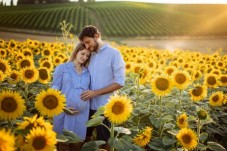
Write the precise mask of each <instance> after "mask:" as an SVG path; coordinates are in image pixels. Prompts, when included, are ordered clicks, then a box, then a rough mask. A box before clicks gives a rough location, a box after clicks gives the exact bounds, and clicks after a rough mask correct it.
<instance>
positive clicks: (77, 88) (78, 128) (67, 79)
mask: <svg viewBox="0 0 227 151" xmlns="http://www.w3.org/2000/svg"><path fill="white" fill-rule="evenodd" d="M74 67H75V65H74V63H73V62H67V63H64V64H60V65H59V66H57V67H56V69H55V71H54V75H53V82H52V88H53V89H57V90H60V91H61V92H62V93H63V94H64V95H65V97H66V106H67V107H73V108H74V109H76V110H79V114H77V115H67V114H65V113H61V114H60V115H58V116H55V117H54V120H53V125H54V130H55V131H56V132H57V133H59V134H62V131H63V129H66V130H69V131H73V132H74V133H75V134H77V135H78V136H79V137H80V138H81V139H83V140H84V139H85V137H86V132H87V127H86V122H87V121H88V116H89V110H90V101H89V100H87V101H83V100H81V99H80V95H81V93H82V92H83V91H85V90H88V89H89V85H90V74H89V72H88V69H87V68H85V67H84V68H83V71H82V73H81V74H78V73H77V72H76V70H75V68H74Z"/></svg>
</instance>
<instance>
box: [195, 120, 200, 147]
mask: <svg viewBox="0 0 227 151" xmlns="http://www.w3.org/2000/svg"><path fill="white" fill-rule="evenodd" d="M200 124H201V123H200V119H198V123H197V136H198V144H199V137H200V129H201V126H200ZM197 150H198V147H196V151H197Z"/></svg>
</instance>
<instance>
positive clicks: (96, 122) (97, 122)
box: [86, 116, 105, 127]
mask: <svg viewBox="0 0 227 151" xmlns="http://www.w3.org/2000/svg"><path fill="white" fill-rule="evenodd" d="M104 118H105V117H103V116H98V117H96V118H93V119H90V120H89V121H88V122H87V124H86V125H87V127H92V126H97V125H100V124H101V123H102V121H103V120H104Z"/></svg>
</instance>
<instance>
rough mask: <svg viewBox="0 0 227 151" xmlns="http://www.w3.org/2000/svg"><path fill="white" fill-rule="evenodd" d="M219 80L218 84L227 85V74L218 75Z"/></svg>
mask: <svg viewBox="0 0 227 151" xmlns="http://www.w3.org/2000/svg"><path fill="white" fill-rule="evenodd" d="M219 81H220V82H219V85H220V86H227V74H221V75H220V76H219Z"/></svg>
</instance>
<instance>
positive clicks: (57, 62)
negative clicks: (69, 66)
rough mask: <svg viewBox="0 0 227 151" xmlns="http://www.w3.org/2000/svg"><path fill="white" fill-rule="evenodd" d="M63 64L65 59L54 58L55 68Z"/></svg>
mask: <svg viewBox="0 0 227 151" xmlns="http://www.w3.org/2000/svg"><path fill="white" fill-rule="evenodd" d="M61 63H63V59H62V58H60V57H58V56H54V58H53V64H54V66H58V65H59V64H61Z"/></svg>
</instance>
